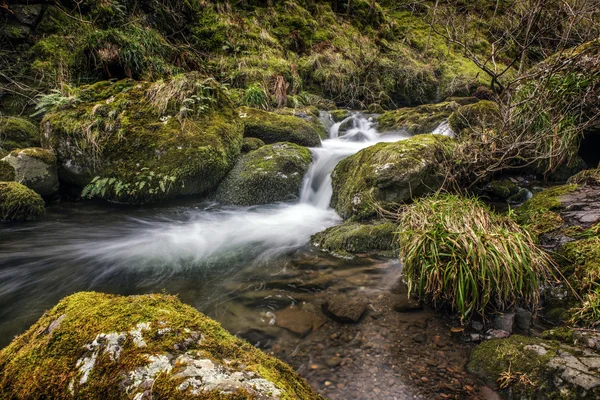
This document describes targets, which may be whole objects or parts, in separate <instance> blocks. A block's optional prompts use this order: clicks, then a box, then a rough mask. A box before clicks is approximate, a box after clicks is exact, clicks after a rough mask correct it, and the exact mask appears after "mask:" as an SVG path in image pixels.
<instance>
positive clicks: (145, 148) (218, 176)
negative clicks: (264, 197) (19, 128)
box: [42, 73, 243, 204]
mask: <svg viewBox="0 0 600 400" xmlns="http://www.w3.org/2000/svg"><path fill="white" fill-rule="evenodd" d="M79 99H81V102H80V103H79V104H76V105H75V106H72V107H69V108H67V109H64V110H59V111H56V112H52V113H49V114H47V115H46V116H45V117H44V119H43V121H42V126H43V135H44V142H45V144H46V146H49V147H51V148H52V149H54V150H55V152H56V155H57V158H58V162H59V171H58V173H59V178H60V179H61V180H62V181H63V182H64V183H66V184H67V185H70V186H74V187H79V188H84V187H85V190H84V193H83V194H84V195H86V196H88V197H99V198H102V199H105V200H109V201H115V202H122V203H132V204H139V203H147V202H154V201H159V200H165V199H170V198H173V197H176V196H180V195H192V194H203V193H206V192H208V191H210V190H212V189H214V188H216V186H217V185H218V183H219V182H220V181H221V180H222V179H223V178H224V177H225V175H226V174H227V173H228V172H229V171H230V170H231V168H233V165H234V164H235V161H236V160H237V157H238V156H239V154H240V149H241V145H242V133H243V131H242V129H243V128H242V124H241V122H240V119H239V118H238V113H237V111H236V110H235V108H234V107H233V104H232V103H231V102H230V100H229V99H228V97H227V95H226V94H225V93H224V91H223V90H222V89H221V87H220V86H219V85H218V84H216V83H214V81H212V80H210V79H205V78H203V77H202V76H200V75H198V74H195V73H191V74H186V75H178V76H175V77H173V78H171V79H169V80H167V81H158V82H155V83H150V82H135V81H131V80H126V81H119V82H116V83H110V82H101V83H96V84H94V85H93V86H88V87H84V88H83V89H81V90H80V93H79Z"/></svg>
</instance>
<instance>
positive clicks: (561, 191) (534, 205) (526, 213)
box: [514, 185, 578, 235]
mask: <svg viewBox="0 0 600 400" xmlns="http://www.w3.org/2000/svg"><path fill="white" fill-rule="evenodd" d="M577 188H578V186H577V185H564V186H555V187H553V188H550V189H546V190H543V191H541V192H539V193H536V194H535V195H534V196H533V197H532V198H531V199H529V200H527V201H526V202H525V203H523V205H522V206H521V207H519V208H517V209H516V210H515V213H514V215H515V218H516V221H517V222H518V223H519V224H521V225H525V226H527V227H528V228H529V229H531V230H532V232H533V233H535V234H536V235H541V234H543V233H548V232H551V231H553V230H555V229H558V228H560V227H561V226H562V225H563V224H564V221H563V220H562V218H561V216H560V214H559V213H558V211H559V210H560V209H561V208H562V205H561V203H560V196H562V195H565V194H568V193H571V192H573V191H575V190H576V189H577Z"/></svg>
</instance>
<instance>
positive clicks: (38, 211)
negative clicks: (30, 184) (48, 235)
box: [0, 182, 44, 221]
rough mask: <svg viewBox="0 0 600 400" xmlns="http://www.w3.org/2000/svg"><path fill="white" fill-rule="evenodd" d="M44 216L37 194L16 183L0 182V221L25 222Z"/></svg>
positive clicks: (42, 204) (41, 202) (42, 202)
mask: <svg viewBox="0 0 600 400" xmlns="http://www.w3.org/2000/svg"><path fill="white" fill-rule="evenodd" d="M42 214H44V200H42V198H41V197H40V195H39V194H37V193H36V192H34V191H33V190H31V189H28V188H26V187H25V186H23V185H21V184H20V183H17V182H0V219H1V220H2V221H27V220H31V219H36V218H38V217H40V216H41V215H42Z"/></svg>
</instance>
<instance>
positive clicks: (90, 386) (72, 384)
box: [0, 292, 321, 400]
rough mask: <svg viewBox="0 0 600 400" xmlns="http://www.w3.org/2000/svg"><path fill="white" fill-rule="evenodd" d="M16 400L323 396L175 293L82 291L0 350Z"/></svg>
mask: <svg viewBox="0 0 600 400" xmlns="http://www.w3.org/2000/svg"><path fill="white" fill-rule="evenodd" d="M0 391H1V392H2V393H3V394H4V395H6V396H8V397H11V398H42V397H44V398H71V397H73V398H88V399H106V398H135V399H150V398H170V399H194V398H201V399H212V398H215V399H216V398H218V399H265V400H266V399H298V398H301V399H321V397H320V396H319V395H318V394H316V393H315V392H314V391H313V390H312V389H311V388H310V386H308V384H307V383H306V382H305V381H304V380H303V379H302V378H300V377H299V376H298V375H296V373H295V372H294V371H293V370H292V369H291V368H290V367H289V366H287V365H286V364H284V363H283V362H281V361H279V360H277V359H275V358H272V357H270V356H267V355H266V354H264V353H262V352H261V351H260V350H258V349H256V348H255V347H253V346H252V345H250V344H249V343H247V342H244V341H242V340H240V339H237V338H235V337H234V336H232V335H230V334H229V333H227V332H226V331H225V330H224V329H223V328H221V326H220V325H219V324H218V323H216V322H215V321H213V320H211V319H209V318H208V317H206V316H204V315H202V314H200V313H199V312H198V311H196V310H195V309H193V308H192V307H189V306H187V305H184V304H182V303H181V302H180V301H179V300H177V298H175V297H173V296H168V295H143V296H130V297H123V296H114V295H107V294H101V293H93V292H87V293H77V294H74V295H71V296H69V297H66V298H64V299H63V300H62V301H61V302H60V303H59V304H58V305H57V306H56V307H54V308H53V309H52V310H50V311H48V312H47V313H46V314H44V316H42V317H41V318H40V320H39V321H38V322H37V323H36V324H34V325H33V326H32V327H31V328H30V329H29V330H28V331H27V332H25V333H24V334H23V335H21V336H19V337H17V338H16V339H15V340H14V341H13V342H12V343H11V344H10V345H9V346H8V347H6V348H4V349H3V350H2V351H0Z"/></svg>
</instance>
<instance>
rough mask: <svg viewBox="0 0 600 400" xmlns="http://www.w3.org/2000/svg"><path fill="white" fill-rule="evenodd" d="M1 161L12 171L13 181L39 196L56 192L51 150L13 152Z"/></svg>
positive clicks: (53, 161)
mask: <svg viewBox="0 0 600 400" xmlns="http://www.w3.org/2000/svg"><path fill="white" fill-rule="evenodd" d="M2 161H4V162H6V163H8V164H9V165H10V166H11V167H12V168H13V169H14V180H16V181H17V182H19V183H22V184H23V185H25V186H27V187H28V188H29V189H31V190H33V191H34V192H36V193H38V194H39V195H41V196H51V195H53V194H55V193H56V192H58V174H57V168H56V156H55V155H54V153H53V152H52V150H48V149H41V148H35V147H34V148H27V149H20V150H13V151H12V152H11V153H10V154H9V155H7V156H6V157H4V158H3V159H2Z"/></svg>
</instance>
